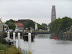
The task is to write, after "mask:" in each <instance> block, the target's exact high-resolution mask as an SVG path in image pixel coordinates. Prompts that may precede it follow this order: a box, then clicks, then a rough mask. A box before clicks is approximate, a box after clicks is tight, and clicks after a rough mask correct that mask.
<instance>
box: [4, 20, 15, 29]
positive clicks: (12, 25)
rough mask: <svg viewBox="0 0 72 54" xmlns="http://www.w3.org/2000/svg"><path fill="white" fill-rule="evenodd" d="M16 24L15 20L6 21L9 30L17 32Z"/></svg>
mask: <svg viewBox="0 0 72 54" xmlns="http://www.w3.org/2000/svg"><path fill="white" fill-rule="evenodd" d="M15 22H16V21H15V20H13V19H10V20H8V21H6V22H5V24H7V25H8V27H9V29H12V30H15V28H16V25H15Z"/></svg>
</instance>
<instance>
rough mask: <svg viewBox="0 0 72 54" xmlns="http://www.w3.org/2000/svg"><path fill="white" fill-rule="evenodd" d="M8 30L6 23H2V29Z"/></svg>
mask: <svg viewBox="0 0 72 54" xmlns="http://www.w3.org/2000/svg"><path fill="white" fill-rule="evenodd" d="M6 30H8V25H7V24H4V23H3V31H6Z"/></svg>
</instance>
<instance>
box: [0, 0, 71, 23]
mask: <svg viewBox="0 0 72 54" xmlns="http://www.w3.org/2000/svg"><path fill="white" fill-rule="evenodd" d="M52 5H55V7H56V18H59V17H60V18H62V17H65V16H68V17H72V0H0V18H1V19H2V21H3V22H5V21H7V20H9V19H14V20H18V19H31V20H33V21H35V22H37V23H40V24H41V23H46V24H49V23H50V22H51V9H52Z"/></svg>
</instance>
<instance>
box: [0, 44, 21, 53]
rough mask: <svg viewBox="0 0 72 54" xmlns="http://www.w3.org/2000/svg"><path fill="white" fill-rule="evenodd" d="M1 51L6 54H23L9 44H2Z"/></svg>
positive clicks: (0, 45)
mask: <svg viewBox="0 0 72 54" xmlns="http://www.w3.org/2000/svg"><path fill="white" fill-rule="evenodd" d="M0 50H4V54H22V53H21V52H20V51H18V49H16V48H15V47H14V46H10V45H8V44H0ZM0 54H3V52H2V51H0Z"/></svg>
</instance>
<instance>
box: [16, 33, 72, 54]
mask: <svg viewBox="0 0 72 54" xmlns="http://www.w3.org/2000/svg"><path fill="white" fill-rule="evenodd" d="M49 36H50V34H39V35H36V37H35V39H34V42H32V44H31V51H32V54H44V53H45V54H72V41H63V40H54V39H49ZM20 41H21V42H20V47H21V49H22V50H25V51H28V42H25V41H23V40H22V39H21V40H20ZM17 45H18V40H16V46H17ZM17 47H18V46H17Z"/></svg>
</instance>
